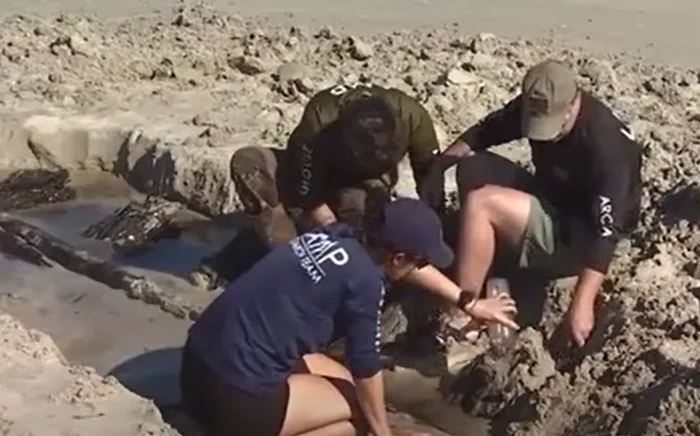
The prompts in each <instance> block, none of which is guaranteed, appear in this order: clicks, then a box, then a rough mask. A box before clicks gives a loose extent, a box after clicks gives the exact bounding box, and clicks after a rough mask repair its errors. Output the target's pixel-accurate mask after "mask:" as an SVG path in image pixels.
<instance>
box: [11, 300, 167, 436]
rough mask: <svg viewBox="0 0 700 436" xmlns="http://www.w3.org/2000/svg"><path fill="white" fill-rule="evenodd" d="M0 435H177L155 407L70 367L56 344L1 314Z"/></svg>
mask: <svg viewBox="0 0 700 436" xmlns="http://www.w3.org/2000/svg"><path fill="white" fill-rule="evenodd" d="M0 338H1V339H0V431H2V434H6V435H26V436H30V435H36V436H39V435H42V436H43V435H48V434H56V435H59V434H61V435H67V434H70V435H76V436H78V435H84V436H89V435H90V436H91V435H95V434H104V435H114V436H123V435H135V436H137V435H138V436H156V435H160V436H175V435H178V434H179V433H178V432H177V431H175V430H174V429H173V428H171V427H170V426H169V425H167V424H165V423H164V422H163V421H162V419H161V416H160V412H159V411H158V409H157V408H156V407H155V405H154V404H153V403H152V402H151V401H148V400H145V399H143V398H141V397H139V396H137V395H135V394H133V393H131V392H129V391H128V390H126V389H125V388H124V387H123V386H122V385H120V384H119V383H118V382H117V381H116V380H115V379H114V378H112V377H107V378H104V377H101V376H99V375H98V374H96V373H95V371H94V370H93V369H92V368H89V367H83V366H73V365H70V364H69V363H68V362H66V359H65V358H64V357H63V355H62V354H61V351H60V350H59V349H58V347H57V346H56V344H55V343H54V342H53V340H52V339H51V338H50V337H49V336H47V335H46V334H44V333H41V332H38V331H36V330H31V329H27V328H25V327H24V326H23V325H22V324H20V323H19V322H18V321H17V320H16V319H14V318H12V317H11V316H9V315H7V314H2V313H0Z"/></svg>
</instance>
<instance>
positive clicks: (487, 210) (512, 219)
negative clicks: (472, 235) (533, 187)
mask: <svg viewBox="0 0 700 436" xmlns="http://www.w3.org/2000/svg"><path fill="white" fill-rule="evenodd" d="M531 199H532V197H531V196H530V195H529V194H528V193H526V192H523V191H518V190H515V189H511V188H504V187H501V186H494V185H486V186H483V187H481V188H479V189H477V190H475V191H472V192H470V193H469V194H467V196H466V199H465V202H464V220H466V221H469V220H476V219H482V220H486V221H488V222H489V224H491V225H492V226H493V228H494V230H495V231H496V232H497V233H502V234H505V235H507V236H509V237H511V238H514V240H517V238H518V237H519V236H520V234H521V233H522V232H523V231H524V229H525V226H526V225H527V220H528V217H529V214H530V204H531Z"/></svg>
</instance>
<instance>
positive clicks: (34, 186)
mask: <svg viewBox="0 0 700 436" xmlns="http://www.w3.org/2000/svg"><path fill="white" fill-rule="evenodd" d="M69 182H70V174H69V173H68V171H67V170H65V169H61V170H20V171H15V172H13V173H12V174H10V175H9V176H8V177H7V178H6V179H5V180H3V181H2V182H0V210H19V209H28V208H31V207H35V206H38V205H41V204H47V203H59V202H62V201H68V200H73V199H75V197H76V192H75V189H74V188H72V187H71V186H69V185H68V184H69Z"/></svg>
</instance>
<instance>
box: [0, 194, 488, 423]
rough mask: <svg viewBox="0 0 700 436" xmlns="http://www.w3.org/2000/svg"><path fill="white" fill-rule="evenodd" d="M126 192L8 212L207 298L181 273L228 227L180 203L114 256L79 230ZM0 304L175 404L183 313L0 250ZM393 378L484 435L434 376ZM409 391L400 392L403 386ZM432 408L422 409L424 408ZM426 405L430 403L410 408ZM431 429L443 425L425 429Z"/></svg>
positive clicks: (416, 402)
mask: <svg viewBox="0 0 700 436" xmlns="http://www.w3.org/2000/svg"><path fill="white" fill-rule="evenodd" d="M127 202H128V199H124V198H117V199H100V200H90V201H80V202H71V203H64V204H59V205H51V206H47V207H42V208H37V209H34V210H28V211H22V212H16V213H14V215H15V216H17V217H19V218H21V219H23V220H25V221H26V222H28V223H31V224H33V225H35V226H37V227H39V228H42V229H43V230H45V231H47V232H49V233H51V234H53V235H54V236H57V237H59V238H60V239H62V240H64V241H66V242H68V243H70V244H72V245H73V246H75V247H76V248H78V249H80V250H84V251H87V252H89V253H91V254H93V255H95V256H99V257H101V258H103V259H110V260H112V261H113V262H115V263H117V264H120V265H122V266H123V267H125V268H126V269H129V270H131V271H134V272H137V273H139V274H144V275H146V276H148V277H149V278H151V279H152V280H155V281H156V282H158V283H159V284H160V285H161V286H168V287H169V289H171V290H172V289H173V288H175V289H177V290H178V291H179V292H183V293H187V298H202V299H209V298H211V294H209V293H207V292H204V291H201V290H197V289H194V288H192V287H191V286H190V285H189V284H187V282H186V281H185V279H184V278H185V277H186V276H187V274H188V273H189V272H190V271H192V269H193V268H195V267H196V266H197V264H198V262H199V260H200V258H201V257H202V256H205V255H207V254H210V253H212V252H214V251H216V250H218V249H219V248H220V246H221V245H222V244H223V243H225V242H226V241H228V240H230V238H231V237H232V236H233V235H234V234H235V228H232V227H217V226H214V225H213V224H211V223H210V222H208V221H206V220H203V219H202V218H201V217H198V216H197V215H194V214H190V213H183V214H182V216H179V217H178V219H179V220H181V221H189V222H190V223H196V222H197V221H199V222H200V225H194V226H192V230H190V231H187V232H185V233H184V234H183V235H181V237H180V238H179V239H170V240H167V239H166V240H161V241H159V242H158V243H156V244H155V246H154V247H153V248H154V249H153V250H152V251H148V252H145V253H143V254H140V255H137V256H130V257H129V258H124V257H123V256H120V255H118V254H116V253H114V252H113V251H112V249H111V248H110V246H109V244H108V243H105V242H101V241H94V240H89V239H86V238H83V237H82V236H81V233H82V232H83V231H84V230H85V228H87V226H89V225H91V224H93V223H95V222H96V221H98V220H99V219H101V218H103V217H104V216H106V215H108V214H109V213H111V212H112V211H113V210H114V209H116V208H118V207H121V206H123V205H125V204H127ZM0 277H3V281H2V284H0V308H2V309H3V310H6V311H7V312H9V313H11V314H13V315H15V316H17V317H18V318H19V319H20V320H22V321H23V322H24V323H25V324H26V325H27V326H29V327H32V328H36V329H39V330H42V331H44V332H46V333H48V334H50V335H51V336H52V337H53V338H54V340H55V341H56V343H57V344H58V346H59V347H60V348H61V349H62V350H63V352H64V354H65V355H66V357H67V358H68V359H69V360H70V361H72V362H76V363H81V364H86V365H90V366H93V367H95V368H96V369H97V370H98V371H99V372H101V373H103V374H108V373H109V374H112V375H115V376H116V377H117V378H119V379H120V381H121V382H122V383H123V384H125V385H126V386H127V388H130V389H131V390H133V391H134V392H137V393H139V394H141V395H143V396H146V397H149V398H152V399H154V400H155V401H156V403H157V404H159V405H161V406H167V405H172V404H176V403H177V401H178V398H179V395H178V392H177V373H178V370H179V351H180V346H181V345H182V343H183V342H184V339H185V337H186V332H187V328H188V327H189V325H190V323H189V321H186V320H181V319H177V318H175V317H173V316H171V315H169V314H167V313H164V312H162V311H160V310H159V309H158V308H157V307H154V306H149V305H146V304H144V303H143V302H141V301H137V300H131V299H129V298H127V297H126V296H125V294H124V293H123V292H122V291H120V290H114V289H111V288H109V287H107V286H104V285H102V284H100V283H98V282H95V281H93V280H90V279H88V278H85V277H82V276H80V275H77V274H74V273H71V272H70V271H67V270H65V269H63V268H61V267H60V266H55V267H53V268H39V267H36V266H33V265H30V264H27V263H24V262H22V261H19V260H13V259H10V258H8V257H6V256H4V255H2V254H0ZM387 380H388V381H389V384H390V385H393V386H394V387H393V388H391V386H389V389H388V391H387V394H388V395H389V397H390V398H391V397H393V398H394V399H400V400H402V401H398V402H397V404H396V406H398V407H399V408H400V409H402V410H406V411H407V412H409V413H412V414H414V415H416V416H417V417H419V418H421V419H423V420H425V421H428V422H433V423H435V424H437V423H439V424H440V425H439V427H441V428H443V429H444V430H446V431H448V432H449V433H450V434H453V435H485V434H486V433H485V423H484V422H482V421H479V420H473V419H469V418H467V417H466V416H464V415H463V414H461V413H460V412H459V411H458V410H456V409H455V408H445V407H443V406H442V405H440V399H439V395H438V394H437V390H436V383H434V382H435V380H432V381H431V380H424V381H423V384H424V386H421V388H420V389H417V387H416V386H417V385H416V383H417V382H418V379H415V380H414V381H411V382H410V383H409V384H410V386H405V385H406V383H407V380H408V379H407V378H406V377H404V376H402V375H400V374H391V375H388V377H387ZM409 394H410V395H409ZM430 410H432V412H431V411H430ZM425 411H428V412H430V413H419V412H425ZM391 419H392V422H394V423H396V424H398V425H402V426H403V425H413V426H415V423H414V424H411V420H410V418H408V417H407V416H406V415H403V414H400V413H393V414H392V415H391ZM429 432H430V433H431V434H435V435H439V434H444V433H440V432H437V431H435V430H434V429H433V430H430V431H429Z"/></svg>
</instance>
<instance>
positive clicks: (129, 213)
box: [83, 197, 182, 252]
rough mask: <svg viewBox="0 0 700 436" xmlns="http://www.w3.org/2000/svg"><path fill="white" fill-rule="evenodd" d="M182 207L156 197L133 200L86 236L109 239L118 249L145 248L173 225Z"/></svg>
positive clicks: (93, 227) (126, 250) (85, 232)
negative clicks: (139, 201) (175, 216)
mask: <svg viewBox="0 0 700 436" xmlns="http://www.w3.org/2000/svg"><path fill="white" fill-rule="evenodd" d="M181 207H182V206H181V205H180V204H178V203H174V202H170V201H166V200H163V199H160V198H157V197H148V198H147V199H146V201H144V202H143V203H138V202H131V203H129V204H127V205H126V206H124V207H121V208H119V209H117V210H115V211H114V212H113V213H111V214H110V215H108V216H107V217H105V218H104V219H102V220H100V221H99V222H97V223H95V224H93V225H91V226H90V227H88V228H87V229H86V230H85V231H84V232H83V236H85V237H87V238H92V239H98V240H105V241H109V242H111V244H112V247H113V248H114V249H115V250H116V251H119V252H132V251H136V250H141V249H145V248H147V247H148V245H149V244H151V243H153V242H155V241H157V240H158V239H159V238H161V237H162V236H164V235H165V234H167V233H170V231H171V230H172V228H171V227H170V224H171V222H172V219H173V217H174V215H175V214H176V213H177V212H178V211H179V210H180V208H181Z"/></svg>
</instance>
